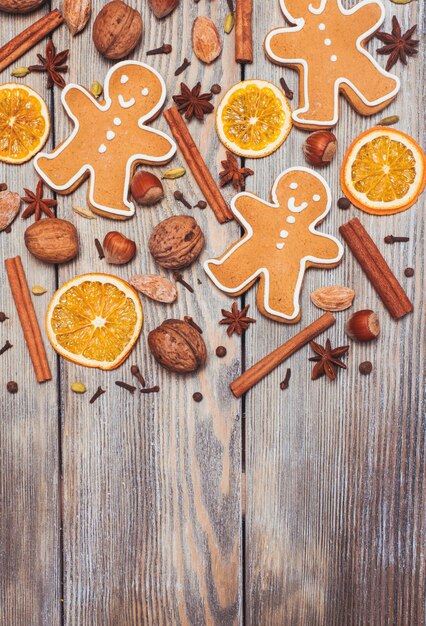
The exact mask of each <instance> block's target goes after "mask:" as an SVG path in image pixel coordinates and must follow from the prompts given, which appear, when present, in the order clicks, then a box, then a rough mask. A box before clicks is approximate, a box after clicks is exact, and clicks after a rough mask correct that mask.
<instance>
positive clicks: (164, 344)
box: [148, 320, 207, 374]
mask: <svg viewBox="0 0 426 626" xmlns="http://www.w3.org/2000/svg"><path fill="white" fill-rule="evenodd" d="M148 344H149V347H150V349H151V352H152V354H153V355H154V358H155V360H156V361H157V362H158V363H159V364H160V365H162V366H163V367H165V368H166V369H168V370H170V371H171V372H177V373H178V374H186V373H188V372H195V370H197V369H198V368H199V367H201V366H202V365H204V363H205V362H206V359H207V349H206V344H205V343H204V341H203V338H202V337H201V335H200V333H199V332H198V330H197V329H196V328H194V326H192V325H191V324H189V323H188V322H183V321H182V320H166V321H165V322H163V323H162V324H161V326H159V327H158V328H156V329H155V330H152V331H151V332H150V333H149V335H148Z"/></svg>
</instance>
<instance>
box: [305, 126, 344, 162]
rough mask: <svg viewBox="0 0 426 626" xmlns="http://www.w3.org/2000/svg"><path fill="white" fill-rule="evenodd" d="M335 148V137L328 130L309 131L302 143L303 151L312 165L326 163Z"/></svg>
mask: <svg viewBox="0 0 426 626" xmlns="http://www.w3.org/2000/svg"><path fill="white" fill-rule="evenodd" d="M336 148H337V139H336V137H335V135H333V133H332V132H331V131H329V130H317V131H316V132H315V133H311V134H310V135H309V136H308V137H307V138H306V140H305V143H304V144H303V147H302V149H303V153H304V155H305V159H306V160H307V161H308V163H311V164H312V165H328V163H330V161H331V160H332V159H333V157H334V155H335V152H336Z"/></svg>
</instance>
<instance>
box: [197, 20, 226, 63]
mask: <svg viewBox="0 0 426 626" xmlns="http://www.w3.org/2000/svg"><path fill="white" fill-rule="evenodd" d="M192 47H193V49H194V54H195V56H196V57H198V58H199V59H200V61H203V63H212V62H213V61H214V60H215V59H217V57H218V56H219V55H220V53H221V52H222V40H221V37H220V34H219V31H218V30H217V28H216V26H215V25H214V24H213V22H212V21H211V19H209V18H208V17H197V19H196V20H195V22H194V24H193V26H192Z"/></svg>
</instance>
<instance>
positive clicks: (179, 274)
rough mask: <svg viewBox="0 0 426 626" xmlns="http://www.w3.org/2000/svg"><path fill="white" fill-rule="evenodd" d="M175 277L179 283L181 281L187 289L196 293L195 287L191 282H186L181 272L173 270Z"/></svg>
mask: <svg viewBox="0 0 426 626" xmlns="http://www.w3.org/2000/svg"><path fill="white" fill-rule="evenodd" d="M173 278H174V279H175V281H176V282H177V283H180V284H181V285H182V287H185V289H188V291H190V292H191V293H194V289H193V288H192V287H191V285H190V284H189V283H187V282H186V280H184V278H183V276H182V274H181V273H180V272H173Z"/></svg>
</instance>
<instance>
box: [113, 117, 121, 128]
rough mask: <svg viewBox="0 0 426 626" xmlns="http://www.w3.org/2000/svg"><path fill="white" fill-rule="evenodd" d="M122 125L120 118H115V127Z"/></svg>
mask: <svg viewBox="0 0 426 626" xmlns="http://www.w3.org/2000/svg"><path fill="white" fill-rule="evenodd" d="M120 124H121V120H120V118H119V117H114V125H115V126H120Z"/></svg>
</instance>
